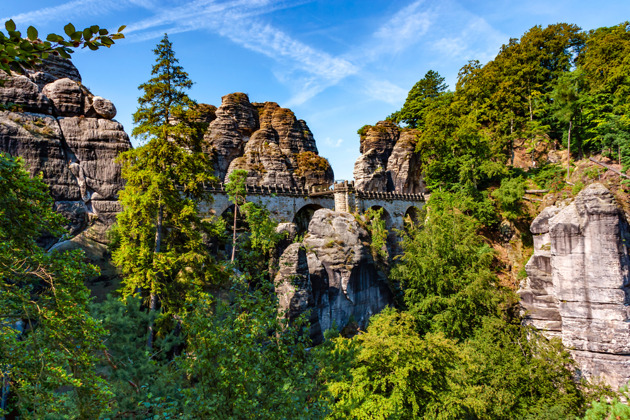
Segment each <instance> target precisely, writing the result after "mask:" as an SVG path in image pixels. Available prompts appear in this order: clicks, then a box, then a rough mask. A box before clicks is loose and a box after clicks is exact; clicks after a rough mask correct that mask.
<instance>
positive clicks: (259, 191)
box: [201, 181, 425, 231]
mask: <svg viewBox="0 0 630 420" xmlns="http://www.w3.org/2000/svg"><path fill="white" fill-rule="evenodd" d="M209 192H210V193H211V194H212V197H213V199H214V200H213V202H212V203H210V204H205V205H202V208H201V210H202V212H203V213H205V214H215V215H222V214H223V213H224V212H226V211H227V210H228V209H230V208H231V207H232V203H231V202H230V199H229V198H228V195H227V193H226V191H225V186H224V185H223V184H220V185H218V186H215V187H212V188H210V190H209ZM246 200H247V201H248V202H253V203H255V204H258V205H261V206H265V207H266V208H267V210H269V211H270V213H271V216H272V217H273V218H274V219H275V220H276V221H277V222H293V223H296V224H297V225H298V230H301V231H304V230H306V228H307V227H308V222H309V221H310V219H311V217H312V215H313V213H314V212H315V210H318V209H320V208H327V209H331V210H335V211H341V212H354V211H358V212H364V211H366V210H368V209H369V208H376V209H378V208H383V215H384V218H385V221H386V224H387V227H388V229H390V228H393V229H402V228H403V226H404V219H405V216H407V215H409V216H411V217H415V216H416V214H417V212H418V211H419V210H420V209H421V208H422V207H423V206H424V203H425V196H424V194H401V193H394V192H368V191H356V190H355V189H354V182H348V181H343V182H336V183H334V185H333V187H332V189H324V188H321V187H320V188H316V187H313V188H312V189H311V190H308V189H304V188H290V187H287V186H284V185H270V186H247V194H246Z"/></svg>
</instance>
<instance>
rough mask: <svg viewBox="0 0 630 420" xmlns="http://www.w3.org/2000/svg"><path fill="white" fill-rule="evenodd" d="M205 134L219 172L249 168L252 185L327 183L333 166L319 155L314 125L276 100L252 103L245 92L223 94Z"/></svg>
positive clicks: (225, 173)
mask: <svg viewBox="0 0 630 420" xmlns="http://www.w3.org/2000/svg"><path fill="white" fill-rule="evenodd" d="M215 115H216V119H214V120H213V121H212V122H211V123H210V125H209V127H208V131H207V132H206V135H205V138H204V139H205V143H206V147H207V150H208V153H210V154H211V156H212V158H213V165H214V166H213V167H214V171H215V175H216V176H217V178H219V180H221V181H223V182H227V177H228V175H229V173H230V172H232V171H234V170H236V169H243V170H246V171H248V177H247V183H248V184H249V185H274V184H277V185H284V186H287V187H293V188H295V187H299V188H310V187H311V186H324V187H328V186H330V185H331V184H332V183H333V177H334V176H333V171H332V168H331V167H330V164H329V163H328V161H327V160H326V159H324V158H322V157H320V156H319V155H318V152H317V146H316V145H315V139H314V138H313V134H312V133H311V130H310V129H309V128H308V126H307V125H306V122H304V121H303V120H298V119H297V118H296V117H295V115H294V114H293V112H292V111H291V110H290V109H287V108H281V107H280V106H278V104H277V103H275V102H265V103H250V102H249V98H248V96H247V95H246V94H244V93H232V94H229V95H226V96H224V97H223V98H222V103H221V106H219V108H218V109H216V111H215Z"/></svg>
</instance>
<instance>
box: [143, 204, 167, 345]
mask: <svg viewBox="0 0 630 420" xmlns="http://www.w3.org/2000/svg"><path fill="white" fill-rule="evenodd" d="M163 219H164V207H163V206H162V205H160V207H159V208H158V215H157V221H156V223H155V248H154V249H153V253H154V254H159V253H160V250H161V248H162V224H163ZM153 289H154V288H153V287H151V291H150V294H149V315H151V318H150V319H151V320H150V321H149V331H148V337H147V348H148V349H149V350H151V349H153V334H154V331H153V319H152V318H153V315H154V314H155V311H156V310H157V296H156V295H155V291H154V290H153Z"/></svg>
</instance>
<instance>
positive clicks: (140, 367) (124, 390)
mask: <svg viewBox="0 0 630 420" xmlns="http://www.w3.org/2000/svg"><path fill="white" fill-rule="evenodd" d="M92 312H93V313H94V317H95V318H97V319H98V320H99V321H100V322H101V325H102V326H103V327H104V328H105V329H106V330H107V335H106V337H105V340H104V345H105V347H106V348H105V349H104V350H103V352H102V353H101V358H100V363H101V365H102V366H103V367H102V368H101V374H102V375H103V376H104V377H105V378H106V379H107V383H108V385H109V386H110V389H111V391H112V392H113V394H114V399H113V401H112V402H111V403H110V407H109V409H108V412H107V416H108V417H111V418H132V417H134V418H149V417H150V416H151V415H152V413H153V412H154V411H155V407H154V405H155V404H156V403H157V402H160V403H161V406H168V404H171V405H173V404H174V403H175V401H176V399H177V398H178V393H177V392H176V390H177V387H178V386H181V382H182V379H181V377H180V376H178V375H177V374H176V373H175V372H174V371H173V369H172V367H173V366H172V365H173V363H172V360H169V356H171V355H172V354H173V353H174V352H175V351H176V350H177V349H178V348H180V347H181V344H182V339H181V337H178V335H177V334H176V333H173V332H169V333H167V334H166V335H164V336H161V335H158V336H157V337H156V340H155V343H154V345H153V347H152V348H151V349H148V348H147V346H146V343H147V332H148V328H149V326H150V325H152V324H153V323H157V324H164V323H169V321H170V320H173V318H170V317H167V316H160V315H158V314H157V313H155V312H153V313H152V312H147V311H146V310H144V308H143V307H142V301H141V299H140V298H138V297H131V296H129V297H127V298H126V299H125V301H124V302H122V301H120V300H119V299H116V298H113V297H112V296H109V297H108V299H107V300H106V301H105V302H103V303H100V304H93V305H92ZM156 318H157V319H156ZM174 330H175V331H180V333H179V335H180V336H181V327H180V328H175V329H174Z"/></svg>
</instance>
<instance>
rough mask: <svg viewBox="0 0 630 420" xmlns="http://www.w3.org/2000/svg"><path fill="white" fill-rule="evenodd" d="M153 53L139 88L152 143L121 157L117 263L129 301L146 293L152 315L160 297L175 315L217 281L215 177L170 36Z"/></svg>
mask: <svg viewBox="0 0 630 420" xmlns="http://www.w3.org/2000/svg"><path fill="white" fill-rule="evenodd" d="M154 53H155V55H156V56H157V59H156V64H155V65H154V66H153V70H152V74H153V75H154V77H152V78H151V79H150V80H149V81H148V82H147V83H144V84H142V85H140V89H142V90H143V91H144V95H143V96H142V97H140V98H139V99H138V103H139V105H140V106H139V108H138V111H137V112H136V113H135V114H134V123H136V124H137V126H136V127H135V128H134V130H133V133H134V135H137V136H141V137H143V138H145V139H149V142H148V143H147V144H145V145H143V146H141V147H138V148H136V149H132V150H130V151H128V152H125V153H123V154H122V155H120V157H119V162H120V163H121V164H122V175H123V177H124V178H125V180H126V184H125V189H124V190H123V191H121V193H120V195H119V198H120V202H121V204H122V206H123V211H122V212H121V213H120V214H119V215H118V232H119V233H120V245H119V247H118V248H117V249H116V251H115V252H114V255H113V259H114V262H115V263H116V264H117V265H118V266H119V267H121V269H122V271H123V275H124V277H125V278H124V285H125V288H124V294H125V295H132V294H134V293H137V291H138V290H143V291H145V293H148V295H149V296H150V297H151V301H150V305H151V306H152V308H153V309H155V306H156V302H155V299H159V300H160V301H161V302H162V305H163V306H164V307H165V308H166V309H167V311H170V310H177V308H181V306H182V305H183V304H184V302H185V299H186V296H188V295H190V294H192V293H193V292H194V291H195V290H196V288H198V287H201V286H202V285H204V284H207V283H209V282H212V281H213V279H214V278H215V277H216V270H214V268H213V267H214V266H215V264H213V258H212V257H211V255H210V254H209V250H208V249H207V247H206V246H205V245H204V242H203V233H204V232H208V231H210V230H212V227H211V226H210V224H209V223H208V222H207V221H204V220H202V219H201V218H200V217H199V209H198V203H199V202H200V201H201V200H202V199H204V198H205V199H207V197H206V193H205V187H204V185H205V183H206V182H211V181H212V180H213V177H212V175H211V172H210V167H211V166H210V162H209V158H208V156H207V154H205V153H204V152H203V151H202V148H201V140H202V134H203V133H202V132H201V130H200V126H199V124H198V123H197V122H196V121H197V118H196V111H195V103H194V102H193V101H192V100H191V99H190V98H188V96H187V95H186V94H185V92H184V91H185V89H188V88H190V86H191V84H192V83H191V82H190V80H188V76H187V74H186V73H185V72H184V71H183V69H182V68H181V66H179V65H177V64H176V63H177V59H175V56H174V52H173V49H172V44H171V43H170V41H169V40H168V37H167V36H166V35H165V36H164V38H163V39H162V41H161V42H160V43H159V44H158V46H157V48H156V49H155V50H154Z"/></svg>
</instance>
